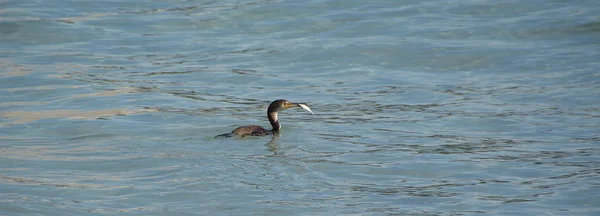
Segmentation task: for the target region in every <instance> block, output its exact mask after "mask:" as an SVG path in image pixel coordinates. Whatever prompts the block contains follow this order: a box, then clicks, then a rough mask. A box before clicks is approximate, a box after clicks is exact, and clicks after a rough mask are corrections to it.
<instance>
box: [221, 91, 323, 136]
mask: <svg viewBox="0 0 600 216" xmlns="http://www.w3.org/2000/svg"><path fill="white" fill-rule="evenodd" d="M293 107H300V108H302V109H305V110H307V111H309V112H310V113H311V114H313V115H314V113H313V112H312V111H311V110H310V108H309V107H308V106H307V105H306V104H304V103H292V102H289V101H287V100H283V99H279V100H275V101H273V102H271V105H269V108H267V117H268V118H269V123H271V126H272V127H273V129H271V130H267V129H265V128H263V127H261V126H258V125H248V126H241V127H238V128H236V129H234V130H233V131H231V133H226V134H221V135H218V136H216V138H218V137H230V136H234V135H235V136H241V137H245V136H267V135H272V134H275V133H277V132H279V130H281V124H279V119H278V118H277V113H278V112H279V111H282V110H285V109H289V108H293Z"/></svg>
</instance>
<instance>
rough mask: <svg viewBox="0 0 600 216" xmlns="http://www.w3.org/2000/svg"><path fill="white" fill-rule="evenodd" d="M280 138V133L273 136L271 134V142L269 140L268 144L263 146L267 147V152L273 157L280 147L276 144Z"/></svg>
mask: <svg viewBox="0 0 600 216" xmlns="http://www.w3.org/2000/svg"><path fill="white" fill-rule="evenodd" d="M280 138H281V133H280V132H276V133H275V134H273V136H272V137H271V140H269V142H268V143H267V144H265V146H267V150H269V151H272V152H273V154H274V155H277V151H278V150H279V148H280V147H281V146H280V145H279V144H278V143H277V142H278V141H279V139H280Z"/></svg>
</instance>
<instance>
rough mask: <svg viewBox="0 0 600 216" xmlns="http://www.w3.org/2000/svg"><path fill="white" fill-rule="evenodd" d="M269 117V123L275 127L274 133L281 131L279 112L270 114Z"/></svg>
mask: <svg viewBox="0 0 600 216" xmlns="http://www.w3.org/2000/svg"><path fill="white" fill-rule="evenodd" d="M267 116H268V117H269V122H270V123H271V126H273V131H279V130H280V129H281V125H280V124H279V119H277V112H269V113H267Z"/></svg>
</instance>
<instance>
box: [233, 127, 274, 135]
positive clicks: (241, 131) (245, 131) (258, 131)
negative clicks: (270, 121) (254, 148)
mask: <svg viewBox="0 0 600 216" xmlns="http://www.w3.org/2000/svg"><path fill="white" fill-rule="evenodd" d="M231 133H232V134H234V135H237V136H266V135H270V134H272V131H270V130H267V129H265V128H263V127H261V126H258V125H248V126H241V127H238V128H236V129H234V130H233V131H231Z"/></svg>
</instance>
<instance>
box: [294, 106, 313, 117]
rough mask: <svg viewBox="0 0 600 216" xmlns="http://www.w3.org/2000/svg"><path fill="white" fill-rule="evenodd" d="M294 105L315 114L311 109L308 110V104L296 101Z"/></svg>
mask: <svg viewBox="0 0 600 216" xmlns="http://www.w3.org/2000/svg"><path fill="white" fill-rule="evenodd" d="M295 105H296V106H299V107H301V108H302V109H305V110H306V111H309V112H310V114H313V115H314V114H315V113H313V111H312V110H310V107H308V105H306V104H305V103H297V104H295Z"/></svg>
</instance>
